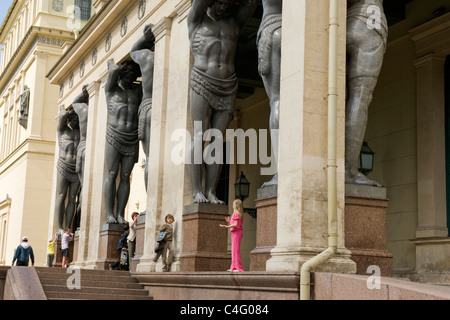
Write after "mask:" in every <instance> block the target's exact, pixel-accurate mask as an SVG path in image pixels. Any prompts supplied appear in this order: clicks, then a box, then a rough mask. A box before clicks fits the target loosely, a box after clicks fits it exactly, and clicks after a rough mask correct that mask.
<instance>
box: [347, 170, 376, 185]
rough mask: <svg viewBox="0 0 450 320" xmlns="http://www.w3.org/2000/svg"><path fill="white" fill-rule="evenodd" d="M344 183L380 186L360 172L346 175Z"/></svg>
mask: <svg viewBox="0 0 450 320" xmlns="http://www.w3.org/2000/svg"><path fill="white" fill-rule="evenodd" d="M345 183H349V184H359V185H364V186H373V187H382V185H381V184H380V183H378V182H376V181H374V180H370V179H369V178H367V177H366V176H365V175H364V174H362V173H361V172H358V174H357V175H356V176H354V177H346V179H345Z"/></svg>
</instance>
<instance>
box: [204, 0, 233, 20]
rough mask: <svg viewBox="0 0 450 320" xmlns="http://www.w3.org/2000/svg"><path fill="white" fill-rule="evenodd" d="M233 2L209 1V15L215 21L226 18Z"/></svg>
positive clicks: (223, 0)
mask: <svg viewBox="0 0 450 320" xmlns="http://www.w3.org/2000/svg"><path fill="white" fill-rule="evenodd" d="M234 2H235V0H211V1H210V3H209V9H210V11H209V12H210V14H212V15H213V17H214V18H215V19H217V20H219V19H222V18H224V17H226V16H227V15H228V14H229V12H230V9H231V7H232V6H233V5H234Z"/></svg>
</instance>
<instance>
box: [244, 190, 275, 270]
mask: <svg viewBox="0 0 450 320" xmlns="http://www.w3.org/2000/svg"><path fill="white" fill-rule="evenodd" d="M277 192H278V186H277V185H271V186H266V187H263V188H260V189H258V190H257V195H258V198H257V199H256V200H255V203H256V208H257V212H258V217H257V220H256V247H255V249H253V250H252V251H251V252H250V271H266V261H267V260H269V259H270V257H271V255H270V251H271V250H272V249H273V248H274V247H275V246H276V244H277Z"/></svg>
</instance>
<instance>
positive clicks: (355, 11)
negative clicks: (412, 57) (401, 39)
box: [347, 4, 388, 46]
mask: <svg viewBox="0 0 450 320" xmlns="http://www.w3.org/2000/svg"><path fill="white" fill-rule="evenodd" d="M371 6H375V5H373V4H356V5H353V6H351V7H350V8H348V9H347V20H349V19H358V20H360V21H361V22H363V23H364V24H367V25H368V26H369V25H370V24H371V22H372V21H373V20H374V14H375V13H374V12H373V11H372V10H369V9H370V7H371ZM379 9H380V14H381V16H380V20H379V22H380V25H379V27H378V26H374V28H373V31H375V32H376V33H378V34H379V35H380V37H381V38H382V39H383V42H384V45H385V46H386V44H387V38H388V23H387V19H386V15H385V14H384V11H383V8H382V7H381V8H379Z"/></svg>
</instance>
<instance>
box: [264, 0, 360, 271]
mask: <svg viewBox="0 0 450 320" xmlns="http://www.w3.org/2000/svg"><path fill="white" fill-rule="evenodd" d="M328 13H329V1H326V0H318V1H308V0H297V1H284V2H283V25H285V26H289V28H283V31H282V32H283V35H282V37H283V41H282V53H281V56H282V61H281V101H280V105H281V107H280V110H281V111H280V130H279V139H280V141H283V143H280V146H279V170H278V179H279V180H278V181H279V182H278V199H277V201H278V203H277V240H276V247H275V248H274V249H272V251H271V255H272V257H271V258H270V259H269V260H268V261H267V263H266V270H267V271H289V272H298V271H299V270H300V268H301V266H302V264H303V263H304V262H306V261H307V260H309V259H310V258H312V257H313V256H315V255H317V254H319V253H320V252H321V251H323V250H324V249H325V248H326V247H327V246H328V241H327V240H328V220H327V218H328V210H327V200H328V199H327V174H326V170H325V169H324V168H325V167H326V165H327V143H328V141H327V136H328V127H327V122H328V114H327V110H328V108H327V100H326V98H327V94H328V52H329V50H328V41H329V34H328V32H327V29H328V27H329V19H328V16H329V15H328ZM339 13H340V15H339V26H340V28H339V38H340V39H339V62H338V63H339V70H338V77H339V79H338V80H339V82H338V94H339V98H338V116H337V117H338V119H337V123H338V126H337V127H338V132H337V137H338V141H337V164H338V173H337V174H338V197H337V205H338V251H337V253H336V255H334V256H333V257H332V258H331V259H330V260H328V261H327V262H326V263H324V264H323V265H321V266H319V267H318V268H317V270H315V271H332V272H347V273H354V272H355V271H356V265H355V263H354V262H353V261H352V260H351V259H350V251H349V250H347V249H346V248H345V241H344V228H343V208H344V203H345V198H344V189H345V187H344V154H345V150H344V137H345V136H344V135H345V132H344V128H345V67H346V48H345V38H346V2H345V1H340V2H339Z"/></svg>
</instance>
